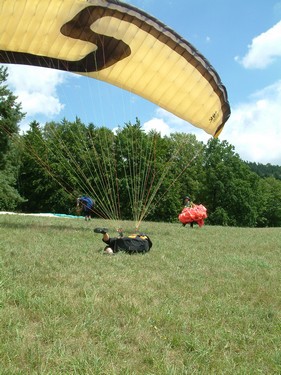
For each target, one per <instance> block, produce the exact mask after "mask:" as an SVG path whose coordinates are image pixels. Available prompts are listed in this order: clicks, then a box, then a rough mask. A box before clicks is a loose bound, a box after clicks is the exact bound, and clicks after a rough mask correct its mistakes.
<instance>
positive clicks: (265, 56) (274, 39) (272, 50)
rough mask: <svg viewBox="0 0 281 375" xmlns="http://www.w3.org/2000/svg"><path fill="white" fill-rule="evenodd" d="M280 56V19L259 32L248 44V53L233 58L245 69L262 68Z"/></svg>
mask: <svg viewBox="0 0 281 375" xmlns="http://www.w3.org/2000/svg"><path fill="white" fill-rule="evenodd" d="M278 57H281V21H280V22H278V23H277V24H276V25H274V26H273V27H272V28H271V29H269V30H267V31H266V32H264V33H262V34H260V35H259V36H257V37H255V38H254V39H253V40H252V43H251V44H250V45H249V46H248V53H247V54H246V55H245V56H244V57H243V58H242V59H240V58H239V57H238V56H237V57H236V58H235V59H236V60H237V61H239V62H240V63H241V64H242V65H243V66H244V67H245V68H246V69H248V68H257V69H264V68H266V67H267V66H268V65H270V64H272V63H273V62H274V61H275V59H276V58H278Z"/></svg>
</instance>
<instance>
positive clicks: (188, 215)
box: [179, 204, 208, 227]
mask: <svg viewBox="0 0 281 375" xmlns="http://www.w3.org/2000/svg"><path fill="white" fill-rule="evenodd" d="M207 217H208V215H207V209H206V207H204V206H203V205H202V204H199V205H194V206H193V207H185V208H184V209H183V210H182V212H181V213H180V214H179V221H180V222H181V223H183V224H187V223H192V222H196V223H197V224H198V225H199V227H202V226H203V225H204V219H206V218H207Z"/></svg>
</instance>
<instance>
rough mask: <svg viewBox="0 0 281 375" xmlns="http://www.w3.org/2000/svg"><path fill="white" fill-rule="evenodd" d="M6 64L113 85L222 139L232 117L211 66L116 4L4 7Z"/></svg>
mask: <svg viewBox="0 0 281 375" xmlns="http://www.w3.org/2000/svg"><path fill="white" fill-rule="evenodd" d="M0 62H1V63H12V64H26V65H37V66H41V67H48V68H53V69H60V70H66V71H69V72H74V73H78V74H82V75H87V76H90V77H92V78H96V79H99V80H103V81H106V82H108V83H111V84H113V85H116V86H118V87H121V88H122V89H126V90H128V91H130V92H134V93H135V94H137V95H139V96H142V97H143V98H145V99H147V100H149V101H151V102H153V103H155V104H157V105H159V106H160V107H162V108H164V109H166V110H168V111H169V112H171V113H173V114H175V115H176V116H178V117H180V118H182V119H184V120H186V121H188V122H190V123H191V124H193V125H195V126H197V127H199V128H202V129H204V130H205V131H206V132H207V133H209V134H211V135H213V136H215V137H216V136H218V135H219V133H220V132H221V130H222V128H223V126H224V124H225V122H226V121H227V119H228V118H229V115H230V107H229V103H228V100H227V93H226V89H225V87H224V86H223V85H222V83H221V80H220V78H219V76H218V74H217V73H216V71H215V70H214V68H213V67H212V66H211V65H210V63H209V62H208V61H207V60H206V59H205V58H204V57H203V56H202V55H201V54H200V53H199V52H198V51H197V50H196V49H195V48H194V47H193V46H192V45H191V44H190V43H188V42H187V41H185V40H184V39H183V38H181V37H180V36H179V35H178V34H177V33H176V32H174V31H173V30H171V29H169V28H168V27H167V26H165V25H164V24H162V23H161V22H159V21H158V20H156V19H155V18H153V17H151V16H150V15H148V14H146V13H145V12H143V11H141V10H138V9H137V8H135V7H133V6H131V5H127V4H125V3H121V2H119V1H116V0H108V1H106V0H25V1H18V0H2V1H1V5H0Z"/></svg>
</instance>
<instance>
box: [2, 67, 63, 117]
mask: <svg viewBox="0 0 281 375" xmlns="http://www.w3.org/2000/svg"><path fill="white" fill-rule="evenodd" d="M8 73H9V77H8V80H7V83H8V85H9V87H10V88H11V90H12V91H13V93H14V94H15V95H16V96H17V97H18V101H19V102H20V103H21V104H22V110H23V112H26V113H27V118H28V117H33V116H37V115H39V116H44V117H46V118H52V116H55V115H58V114H59V113H60V112H61V110H62V109H63V107H64V105H63V104H62V103H61V102H60V99H59V97H58V93H57V88H58V86H59V85H61V84H63V83H64V82H65V80H66V79H67V75H66V74H65V73H64V72H61V71H58V70H52V69H44V68H37V67H28V66H18V65H17V66H16V65H9V66H8Z"/></svg>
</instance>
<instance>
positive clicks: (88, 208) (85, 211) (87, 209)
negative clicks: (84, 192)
mask: <svg viewBox="0 0 281 375" xmlns="http://www.w3.org/2000/svg"><path fill="white" fill-rule="evenodd" d="M94 205H95V203H94V201H93V199H92V198H90V197H87V196H83V197H80V198H77V203H76V206H77V209H78V210H79V211H81V213H82V215H83V216H84V217H85V220H86V221H87V220H91V218H92V213H93V209H94Z"/></svg>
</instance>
